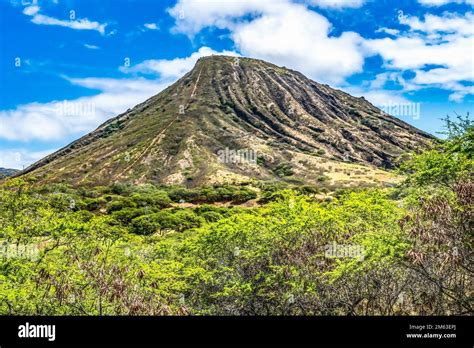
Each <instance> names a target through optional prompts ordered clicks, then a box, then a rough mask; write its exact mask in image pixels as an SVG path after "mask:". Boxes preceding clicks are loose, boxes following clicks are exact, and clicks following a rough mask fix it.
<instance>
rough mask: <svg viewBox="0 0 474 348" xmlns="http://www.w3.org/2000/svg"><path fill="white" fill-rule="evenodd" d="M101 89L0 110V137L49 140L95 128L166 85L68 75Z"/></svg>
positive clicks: (71, 80) (22, 139) (140, 80)
mask: <svg viewBox="0 0 474 348" xmlns="http://www.w3.org/2000/svg"><path fill="white" fill-rule="evenodd" d="M69 81H70V82H71V83H73V84H75V85H78V86H82V87H86V88H91V89H98V90H100V91H101V93H99V94H97V95H94V96H88V97H82V98H78V99H75V100H61V101H52V102H49V103H30V104H26V105H20V106H18V107H17V108H15V109H13V110H3V111H0V138H3V139H7V140H12V141H25V142H26V141H31V140H40V141H50V140H58V139H62V138H64V137H66V136H69V135H72V134H81V133H85V132H89V131H91V130H93V129H95V128H96V127H97V126H98V125H99V124H100V123H102V122H104V121H106V120H107V119H109V118H110V117H112V116H115V115H117V114H119V113H121V112H123V111H125V110H127V109H128V108H130V107H132V106H134V105H136V104H139V103H141V102H143V101H144V100H145V99H147V98H149V97H151V96H153V95H155V94H156V93H158V92H160V91H161V90H163V89H164V88H165V87H167V85H168V84H167V83H163V82H161V81H150V80H146V79H143V78H139V79H109V78H83V79H69Z"/></svg>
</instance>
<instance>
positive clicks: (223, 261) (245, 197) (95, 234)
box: [0, 119, 474, 315]
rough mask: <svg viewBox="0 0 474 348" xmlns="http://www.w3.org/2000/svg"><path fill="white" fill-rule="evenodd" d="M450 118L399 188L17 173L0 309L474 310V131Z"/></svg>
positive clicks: (9, 203) (7, 197)
mask: <svg viewBox="0 0 474 348" xmlns="http://www.w3.org/2000/svg"><path fill="white" fill-rule="evenodd" d="M448 126H449V127H448V139H447V140H446V141H444V142H443V143H442V144H440V145H439V146H437V147H436V148H434V149H431V150H429V151H426V152H424V153H421V154H417V155H412V156H410V159H409V160H407V161H405V162H404V163H403V165H402V166H401V171H402V172H403V173H405V174H406V180H405V181H404V182H403V183H402V184H401V185H399V186H398V187H395V188H390V189H388V188H384V189H382V188H365V189H339V190H337V191H336V192H332V193H330V195H326V196H328V197H330V198H331V199H330V200H325V199H323V200H321V199H320V198H318V196H320V195H321V193H324V192H326V193H327V190H321V189H320V188H318V187H312V186H299V187H296V188H291V187H289V186H288V185H287V184H282V183H279V182H275V183H254V184H253V185H252V186H231V185H228V186H221V187H203V188H196V189H188V188H184V187H156V186H153V185H142V186H131V185H124V184H115V185H113V186H111V187H95V188H71V187H69V186H66V185H62V184H54V185H53V184H51V185H48V186H41V187H38V186H32V185H30V184H29V183H28V182H25V181H23V180H21V179H10V180H8V181H6V182H4V183H3V184H2V186H0V248H1V249H0V313H1V314H17V315H19V314H34V315H65V314H68V315H138V314H144V315H187V314H197V315H203V314H211V315H284V314H287V315H410V314H423V315H430V314H431V315H442V314H446V315H447V314H449V315H451V314H468V313H472V311H473V308H472V296H473V293H472V292H473V290H472V289H473V286H472V279H473V277H472V276H473V272H472V249H473V234H472V231H473V230H474V228H473V227H474V218H473V205H474V182H473V177H472V173H473V170H472V169H473V168H472V166H473V159H472V154H473V153H474V151H473V148H474V147H473V146H474V145H473V144H474V143H473V140H474V137H473V134H474V128H473V124H472V122H469V121H468V120H466V119H461V120H459V121H458V122H455V123H453V122H451V121H449V122H448ZM282 170H283V169H282ZM285 171H286V169H285V170H283V172H285ZM323 181H324V180H323ZM255 200H257V202H258V205H255V204H252V205H250V207H247V206H246V205H242V203H244V202H248V203H251V202H250V201H253V203H255Z"/></svg>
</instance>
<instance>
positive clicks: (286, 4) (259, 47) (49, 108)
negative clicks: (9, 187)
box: [0, 0, 474, 168]
mask: <svg viewBox="0 0 474 348" xmlns="http://www.w3.org/2000/svg"><path fill="white" fill-rule="evenodd" d="M473 5H474V0H400V1H396V0H377V1H375V0H234V1H231V0H229V1H225V0H219V1H217V0H177V1H175V0H161V1H155V0H114V1H109V0H101V1H98V0H37V1H34V0H0V25H1V27H0V33H1V34H0V167H12V168H22V167H23V166H27V165H29V164H31V163H32V162H34V161H36V160H38V159H39V158H41V157H43V156H45V155H46V154H48V153H51V152H52V151H54V150H56V149H58V148H60V147H62V146H64V145H66V144H68V143H69V142H71V141H73V140H75V139H76V138H78V137H80V136H82V135H84V134H85V133H87V132H89V131H91V130H93V129H95V128H96V127H97V126H98V125H99V124H101V123H102V122H104V121H105V120H107V119H108V118H110V117H112V116H114V115H116V114H118V113H121V112H123V111H125V110H126V109H128V108H130V107H132V106H134V105H136V104H138V103H139V102H141V101H144V100H145V99H147V98H148V97H150V96H152V95H154V94H157V93H158V92H160V91H161V90H162V89H164V88H165V87H166V86H168V85H169V84H171V83H173V82H174V81H176V80H177V79H178V78H179V77H181V76H182V75H183V74H184V73H185V72H187V71H188V70H190V69H191V68H192V67H193V65H194V63H195V62H196V60H197V59H198V58H199V57H201V56H204V55H210V54H228V55H242V56H248V57H254V58H261V59H264V60H267V61H270V62H273V63H275V64H278V65H282V66H286V67H289V68H292V69H295V70H298V71H301V72H302V73H304V74H305V75H307V76H308V77H310V78H312V79H314V80H315V81H318V82H322V83H327V84H329V85H331V86H333V87H336V88H340V89H343V90H345V91H347V92H349V93H351V94H353V95H357V96H362V95H363V96H365V97H366V99H368V100H369V101H371V102H372V103H374V104H375V105H377V106H379V107H381V108H383V109H384V110H385V111H387V112H389V113H391V114H394V116H397V117H399V118H400V119H402V120H404V121H406V122H408V123H411V124H413V125H414V126H416V127H418V128H420V129H423V130H425V131H428V132H430V133H435V132H437V131H440V130H441V128H442V122H441V121H440V118H441V117H444V116H446V115H448V114H449V115H451V116H454V115H455V113H458V114H463V115H465V114H466V113H467V112H470V113H471V114H472V113H473V111H474V110H473V100H474V96H473V94H474V88H473V80H474V36H473V34H474V24H473V19H474V15H473Z"/></svg>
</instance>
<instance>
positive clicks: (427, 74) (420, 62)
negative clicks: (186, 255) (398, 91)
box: [364, 12, 474, 101]
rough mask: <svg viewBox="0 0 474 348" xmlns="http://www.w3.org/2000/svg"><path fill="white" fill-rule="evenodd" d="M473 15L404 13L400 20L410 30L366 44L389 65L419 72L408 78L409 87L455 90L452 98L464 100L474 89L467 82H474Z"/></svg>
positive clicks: (369, 41) (397, 70) (394, 68)
mask: <svg viewBox="0 0 474 348" xmlns="http://www.w3.org/2000/svg"><path fill="white" fill-rule="evenodd" d="M473 19H474V18H473V14H472V13H471V12H467V13H465V14H464V15H460V14H453V13H448V12H445V13H443V15H442V16H435V15H429V14H428V15H425V16H424V18H423V19H421V18H418V17H414V16H402V17H401V18H400V23H401V24H405V25H407V26H408V31H405V32H403V33H401V34H399V35H398V36H397V37H396V38H383V39H375V40H365V41H364V45H365V47H366V48H367V49H368V51H369V52H371V53H373V54H379V55H380V56H381V57H382V58H383V59H384V62H385V67H386V68H388V69H391V70H393V71H396V72H398V74H399V75H400V74H401V73H402V72H404V71H411V72H413V73H414V74H415V76H414V77H413V78H412V79H410V80H408V81H404V84H403V85H402V86H403V87H404V89H405V90H416V89H421V88H441V89H445V90H448V91H451V92H453V94H452V95H451V96H450V100H452V101H461V100H462V98H464V97H465V96H466V95H469V94H472V90H473V89H472V87H469V86H466V83H467V84H470V83H472V82H474V28H473V25H472V23H473ZM398 82H400V81H398ZM461 82H464V83H461Z"/></svg>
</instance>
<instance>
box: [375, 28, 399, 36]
mask: <svg viewBox="0 0 474 348" xmlns="http://www.w3.org/2000/svg"><path fill="white" fill-rule="evenodd" d="M375 32H376V33H386V34H388V35H392V36H396V35H398V34H400V30H398V29H392V28H385V27H384V28H379V29H377V30H376V31H375Z"/></svg>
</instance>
